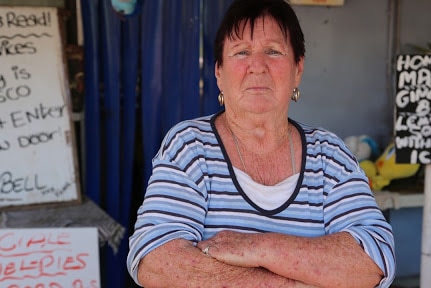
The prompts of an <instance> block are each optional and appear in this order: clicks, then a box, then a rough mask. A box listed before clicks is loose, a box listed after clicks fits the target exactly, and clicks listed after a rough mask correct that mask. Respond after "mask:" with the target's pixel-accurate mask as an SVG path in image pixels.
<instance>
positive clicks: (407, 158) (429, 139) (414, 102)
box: [395, 55, 431, 164]
mask: <svg viewBox="0 0 431 288" xmlns="http://www.w3.org/2000/svg"><path fill="white" fill-rule="evenodd" d="M396 72H397V73H396V81H397V83H396V98H395V149H396V162H397V163H411V164H431V55H398V56H397V61H396Z"/></svg>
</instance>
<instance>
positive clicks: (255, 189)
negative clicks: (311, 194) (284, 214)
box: [233, 167, 299, 210]
mask: <svg viewBox="0 0 431 288" xmlns="http://www.w3.org/2000/svg"><path fill="white" fill-rule="evenodd" d="M233 170H234V171H235V175H236V178H237V180H238V182H239V184H240V185H241V187H242V190H243V191H244V193H245V194H246V195H247V197H248V198H250V200H251V201H253V202H254V203H255V204H256V205H258V206H259V207H261V208H262V209H265V210H274V209H276V208H278V207H280V206H281V205H282V204H283V203H285V202H286V201H287V200H288V199H289V198H290V196H292V194H293V192H294V191H295V188H296V184H297V182H298V178H299V173H296V174H294V175H292V176H290V177H288V178H286V179H284V180H283V181H281V182H280V183H277V184H275V185H273V186H266V185H262V184H260V183H257V182H256V181H254V180H253V179H252V178H251V177H250V176H249V175H248V174H247V173H245V172H244V171H242V170H240V169H238V168H235V167H233Z"/></svg>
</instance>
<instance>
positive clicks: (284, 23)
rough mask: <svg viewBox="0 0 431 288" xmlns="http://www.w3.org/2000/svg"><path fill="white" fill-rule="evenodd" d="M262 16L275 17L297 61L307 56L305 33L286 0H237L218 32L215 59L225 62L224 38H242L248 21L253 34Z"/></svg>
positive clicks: (219, 63) (218, 62) (220, 63)
mask: <svg viewBox="0 0 431 288" xmlns="http://www.w3.org/2000/svg"><path fill="white" fill-rule="evenodd" d="M262 16H270V17H272V18H274V20H275V21H276V22H277V24H278V25H279V27H280V29H281V31H282V32H283V34H284V36H285V38H286V39H287V38H288V37H289V38H290V43H291V45H292V47H293V52H294V57H295V62H296V63H298V62H299V61H300V60H301V57H304V55H305V45H304V34H303V33H302V29H301V26H300V25H299V20H298V17H297V16H296V14H295V11H294V10H293V9H292V7H291V6H290V4H289V3H288V2H287V1H286V0H235V1H234V2H233V3H232V4H231V5H230V6H229V8H228V10H227V11H226V13H225V15H224V17H223V20H222V22H221V24H220V26H219V29H218V31H217V34H216V38H215V42H214V59H215V62H216V63H217V64H218V65H222V64H223V46H224V41H225V39H226V38H228V37H229V38H231V39H233V38H242V34H243V32H244V27H245V26H246V24H247V22H249V23H250V27H251V34H252V35H253V29H254V24H255V21H256V19H257V18H259V17H262Z"/></svg>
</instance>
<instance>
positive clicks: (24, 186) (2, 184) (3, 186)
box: [0, 171, 46, 194]
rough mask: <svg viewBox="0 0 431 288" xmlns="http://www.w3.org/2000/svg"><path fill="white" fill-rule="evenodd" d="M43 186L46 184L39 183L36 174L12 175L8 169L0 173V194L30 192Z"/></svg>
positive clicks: (41, 188)
mask: <svg viewBox="0 0 431 288" xmlns="http://www.w3.org/2000/svg"><path fill="white" fill-rule="evenodd" d="M45 188H46V185H41V184H40V182H39V176H38V175H37V174H34V175H30V176H24V177H14V175H13V174H12V172H10V171H6V172H3V173H2V174H0V194H10V193H23V192H32V191H35V190H36V191H38V190H43V189H45Z"/></svg>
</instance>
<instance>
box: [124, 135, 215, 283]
mask: <svg viewBox="0 0 431 288" xmlns="http://www.w3.org/2000/svg"><path fill="white" fill-rule="evenodd" d="M177 128H178V127H177ZM179 128H180V127H179ZM189 129H191V128H189ZM189 129H185V130H183V131H179V132H178V130H177V132H176V133H174V134H172V133H170V134H169V133H168V135H167V137H166V138H165V140H164V142H163V143H162V148H161V149H160V151H159V153H158V154H157V155H156V157H155V158H154V159H153V172H152V176H151V178H150V180H149V183H148V187H147V191H146V194H145V199H144V202H143V204H142V205H141V207H140V208H139V209H138V213H137V220H136V223H135V227H134V228H135V231H134V233H133V235H132V236H131V237H130V239H129V254H128V257H127V267H128V270H129V272H130V274H131V276H132V278H133V279H134V280H135V282H136V283H137V268H138V264H139V261H140V259H142V258H143V257H144V256H145V255H147V254H148V253H149V252H151V251H152V250H154V249H155V248H157V247H159V246H161V245H163V244H165V243H166V242H168V241H170V240H172V239H178V238H182V239H186V240H190V241H192V242H197V241H200V240H201V239H202V231H203V223H204V221H205V215H206V211H207V207H206V204H205V202H206V197H207V196H206V192H205V186H204V184H202V183H203V180H202V178H203V177H204V173H203V171H202V170H201V169H200V167H198V164H197V163H198V162H199V159H200V156H199V153H198V152H196V151H198V150H199V149H198V148H195V147H193V148H191V147H190V146H193V145H195V144H196V143H195V140H193V141H189V139H188V138H187V137H192V136H190V135H191V134H193V133H192V131H190V130H189ZM184 135H189V136H184Z"/></svg>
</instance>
